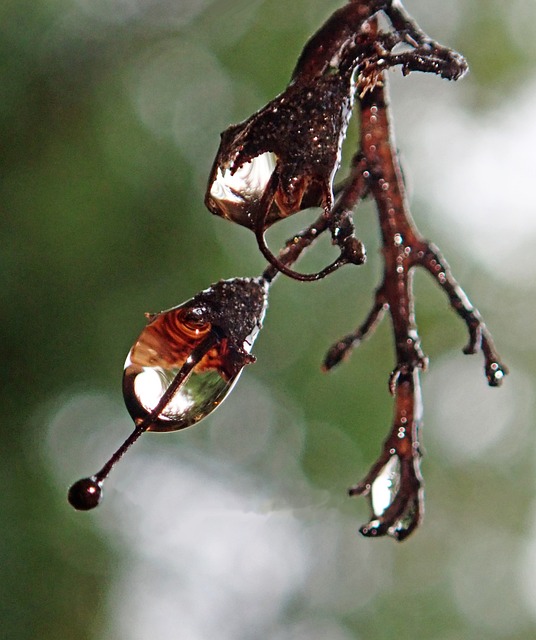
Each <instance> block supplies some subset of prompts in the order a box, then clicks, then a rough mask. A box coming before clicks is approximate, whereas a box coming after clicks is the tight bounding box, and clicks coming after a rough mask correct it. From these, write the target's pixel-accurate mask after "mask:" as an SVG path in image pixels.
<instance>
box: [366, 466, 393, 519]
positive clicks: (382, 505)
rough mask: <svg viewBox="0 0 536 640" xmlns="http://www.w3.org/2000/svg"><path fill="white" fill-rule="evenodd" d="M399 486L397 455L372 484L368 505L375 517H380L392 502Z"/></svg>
mask: <svg viewBox="0 0 536 640" xmlns="http://www.w3.org/2000/svg"><path fill="white" fill-rule="evenodd" d="M399 486H400V460H399V458H398V456H397V455H393V456H391V457H390V458H389V461H388V462H387V464H386V465H385V466H384V467H383V469H382V470H381V471H380V472H379V474H378V475H377V476H376V479H375V480H374V481H373V483H372V488H371V491H370V503H371V507H372V511H373V513H374V515H375V516H376V517H379V516H381V515H382V513H383V512H384V511H385V510H386V509H387V508H388V507H389V506H390V504H391V503H392V502H393V500H394V498H395V496H396V494H397V492H398V489H399ZM370 524H372V523H370Z"/></svg>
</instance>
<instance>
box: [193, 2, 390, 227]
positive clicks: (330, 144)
mask: <svg viewBox="0 0 536 640" xmlns="http://www.w3.org/2000/svg"><path fill="white" fill-rule="evenodd" d="M377 5H378V3H374V2H371V3H369V5H368V6H361V4H360V3H353V4H349V5H347V6H346V7H343V8H342V9H340V10H339V11H336V12H335V13H334V14H333V16H332V17H331V18H330V19H329V20H328V21H327V22H326V24H325V25H324V26H323V27H322V28H321V29H320V30H319V31H318V32H317V33H316V34H315V35H314V36H313V37H312V38H311V40H310V41H309V42H308V43H307V44H306V46H305V48H304V50H303V52H302V54H301V56H300V59H299V61H298V64H297V66H296V69H295V71H294V73H293V76H292V79H291V82H290V84H289V86H288V87H287V89H286V90H285V91H284V92H283V93H282V94H281V95H279V96H278V97H277V98H275V99H274V100H272V101H271V102H270V103H268V104H267V105H266V106H265V107H264V108H262V109H260V110H259V111H258V112H257V113H255V114H253V115H252V116H251V117H250V118H248V119H247V120H245V121H244V122H242V123H240V124H237V125H233V126H231V127H229V128H228V129H227V130H226V131H224V133H223V134H222V137H221V143H220V148H219V150H218V154H217V156H216V160H215V162H214V165H213V168H212V172H211V175H210V178H209V184H208V190H207V194H206V198H205V203H206V205H207V207H208V208H209V209H210V211H211V212H212V213H214V214H216V215H219V216H222V217H224V218H227V219H229V220H232V221H233V222H236V223H238V224H240V225H243V226H245V227H249V228H251V229H257V228H258V224H259V222H258V221H259V217H261V218H262V219H261V224H262V226H263V230H264V229H265V228H267V227H268V226H270V225H271V224H273V223H274V222H276V221H277V220H279V219H281V218H285V217H287V216H289V215H291V214H293V213H295V212H297V211H300V210H302V209H306V208H308V207H312V206H321V207H323V208H324V209H325V210H330V209H331V206H332V202H333V179H334V176H335V173H336V171H337V169H338V167H339V163H340V155H341V146H342V142H343V140H344V138H345V135H346V129H347V126H348V120H349V118H350V115H351V112H352V107H353V103H354V90H355V83H354V81H353V74H354V71H355V69H356V66H357V64H358V62H359V60H360V59H362V58H363V56H364V53H363V52H362V51H361V50H360V48H359V46H358V42H357V41H358V39H359V34H360V29H361V27H362V26H363V25H364V23H365V21H366V19H368V18H369V17H370V16H371V15H372V14H373V13H374V12H375V11H377V9H378V6H377ZM269 190H271V193H268V195H269V197H268V198H267V199H266V201H264V200H263V205H265V209H263V207H261V206H260V204H261V199H262V198H263V195H264V194H265V193H266V192H268V191H269Z"/></svg>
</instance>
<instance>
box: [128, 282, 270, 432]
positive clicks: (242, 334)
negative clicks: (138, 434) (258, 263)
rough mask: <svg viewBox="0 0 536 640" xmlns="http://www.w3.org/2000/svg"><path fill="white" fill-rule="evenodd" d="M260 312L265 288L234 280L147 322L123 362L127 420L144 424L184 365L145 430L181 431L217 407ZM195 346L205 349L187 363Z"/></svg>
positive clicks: (248, 346) (241, 362) (240, 364)
mask: <svg viewBox="0 0 536 640" xmlns="http://www.w3.org/2000/svg"><path fill="white" fill-rule="evenodd" d="M265 305H266V283H264V282H261V281H260V280H254V279H235V280H233V281H223V282H221V283H218V284H217V285H213V287H211V288H210V289H209V290H207V291H205V292H202V293H201V294H199V295H198V296H196V297H195V298H193V299H192V300H191V301H189V302H186V303H184V304H183V305H181V306H179V307H176V308H174V309H170V310H169V311H164V312H162V313H159V314H156V315H155V316H153V317H152V319H151V320H150V322H149V324H148V325H147V327H146V328H145V329H144V330H143V331H142V333H141V335H140V336H139V338H138V339H137V341H136V343H135V344H134V346H133V347H132V349H131V350H130V352H129V354H128V356H127V359H126V362H125V370H124V375H123V395H124V399H125V404H126V406H127V409H128V411H129V413H130V415H131V416H132V418H133V419H134V421H135V422H136V423H140V422H141V421H142V420H144V419H145V418H147V416H148V415H149V414H150V413H151V412H152V411H153V410H154V409H155V408H156V407H157V405H158V403H159V402H160V400H161V398H162V396H163V395H164V393H165V392H166V390H167V389H168V387H169V386H170V385H171V384H172V383H173V381H174V380H175V378H176V376H177V375H178V374H179V372H180V371H181V369H182V368H183V366H184V365H189V364H191V363H192V364H194V366H193V368H192V370H191V372H190V373H189V374H188V375H187V377H186V378H185V380H184V381H183V382H182V383H181V384H180V385H179V386H178V388H177V389H176V391H175V392H174V393H173V395H172V396H171V398H170V399H169V401H168V402H167V403H166V405H165V406H164V407H163V408H162V410H161V411H160V413H159V414H158V416H157V417H156V418H155V419H154V420H153V421H152V422H151V424H150V425H149V426H148V427H147V431H177V430H179V429H184V428H186V427H189V426H190V425H192V424H195V423H196V422H199V421H200V420H201V419H202V418H204V417H205V416H206V415H208V414H209V413H210V412H211V411H213V410H214V409H215V408H216V407H218V406H219V405H220V404H221V403H222V401H223V400H224V399H225V397H226V396H227V395H228V394H229V392H230V391H231V389H232V388H233V386H234V384H235V383H236V381H237V380H238V378H239V376H240V373H241V372H242V369H243V367H244V366H245V364H247V362H248V361H249V360H248V359H247V354H249V352H250V350H251V348H252V346H253V342H254V340H255V337H256V335H257V333H258V331H259V328H260V323H261V321H262V317H263V315H264V310H265ZM248 306H249V307H250V308H247V307H248ZM246 332H247V333H246ZM203 344H208V345H209V347H208V349H207V350H206V351H205V352H204V353H201V354H198V361H197V362H194V356H193V352H194V350H195V349H198V350H199V348H200V347H202V345H203Z"/></svg>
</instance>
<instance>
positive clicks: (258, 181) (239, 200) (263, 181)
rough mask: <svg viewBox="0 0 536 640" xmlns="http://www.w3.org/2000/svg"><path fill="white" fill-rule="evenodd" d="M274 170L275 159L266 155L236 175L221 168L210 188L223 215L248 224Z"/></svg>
mask: <svg viewBox="0 0 536 640" xmlns="http://www.w3.org/2000/svg"><path fill="white" fill-rule="evenodd" d="M274 169H275V156H274V155H273V154H272V153H269V152H266V153H262V154H261V155H259V156H257V157H256V158H253V160H252V161H251V162H246V163H244V164H243V165H242V166H240V167H238V169H237V170H236V171H234V172H233V170H232V169H231V168H224V169H223V171H222V168H221V167H219V168H218V170H217V172H216V177H215V180H214V182H213V183H212V185H211V186H210V197H211V198H212V200H213V201H214V206H215V207H217V208H218V209H219V210H220V212H221V215H223V216H224V217H226V218H229V219H230V220H236V219H240V220H242V222H241V224H246V226H247V222H246V221H247V219H248V217H249V215H251V213H252V212H253V209H254V208H255V205H256V204H258V202H259V201H260V199H261V198H262V195H263V193H264V190H265V189H266V185H267V184H268V181H269V180H270V176H271V175H272V173H273V171H274Z"/></svg>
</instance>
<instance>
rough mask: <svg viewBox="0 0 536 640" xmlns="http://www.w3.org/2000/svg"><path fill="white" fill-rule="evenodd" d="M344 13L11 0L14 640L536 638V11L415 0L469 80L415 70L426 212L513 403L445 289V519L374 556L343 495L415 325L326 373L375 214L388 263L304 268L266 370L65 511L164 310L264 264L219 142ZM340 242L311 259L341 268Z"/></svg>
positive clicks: (282, 300)
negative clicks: (214, 170)
mask: <svg viewBox="0 0 536 640" xmlns="http://www.w3.org/2000/svg"><path fill="white" fill-rule="evenodd" d="M337 6H338V4H337V3H336V2H332V1H331V0H330V1H322V2H311V1H310V0H293V2H288V1H287V0H219V1H215V0H173V1H172V0H31V2H30V1H28V0H3V2H2V3H1V4H0V32H1V37H0V136H1V149H2V153H1V164H2V167H1V172H0V210H1V215H0V225H1V228H0V242H1V249H0V261H1V274H2V275H1V278H2V285H1V287H0V296H1V298H2V303H1V306H0V308H1V314H2V333H3V338H2V342H1V344H2V362H3V366H2V370H1V376H2V381H1V393H2V404H1V406H2V422H1V426H2V449H1V453H0V456H1V459H2V462H1V470H0V474H1V478H2V490H1V491H0V628H1V629H2V631H1V632H0V635H1V636H2V638H5V639H6V640H30V639H31V640H35V639H39V640H48V639H54V640H57V639H58V638H61V639H62V640H111V639H113V640H116V639H117V640H148V639H149V638H156V639H157V640H209V639H210V640H212V639H214V638H218V639H219V640H258V639H262V640H306V639H307V640H325V639H326V640H360V639H361V640H369V639H370V640H382V639H384V638H385V639H392V638H395V637H396V638H402V639H405V638H408V639H409V638H425V639H430V640H454V639H459V638H464V639H467V640H471V639H477V638H478V639H479V640H480V639H482V638H490V639H494V638H509V639H513V640H525V639H527V640H528V639H532V638H534V629H535V627H536V497H535V496H536V442H535V437H534V417H533V416H534V402H535V398H534V392H535V385H536V371H535V355H536V354H535V344H534V340H533V335H532V330H530V325H531V324H532V321H530V318H531V317H532V318H533V317H534V315H535V313H536V299H535V296H534V293H535V287H536V285H535V277H534V276H535V274H536V261H535V259H534V246H535V242H536V215H535V214H536V203H535V200H534V196H533V189H534V179H535V175H534V159H533V156H534V148H535V145H536V118H535V114H536V40H535V39H534V24H536V3H534V2H533V0H512V1H511V2H508V3H505V2H502V1H500V0H471V1H470V2H462V1H461V0H452V1H450V2H448V3H443V2H440V0H433V1H430V0H407V3H406V6H407V8H408V9H409V10H410V12H411V13H412V14H413V15H414V17H415V18H416V19H417V20H418V21H419V23H420V24H421V26H422V27H423V28H424V29H425V30H426V31H427V32H428V33H429V34H430V35H431V36H432V37H434V38H437V39H438V40H440V41H441V42H444V43H446V44H449V45H452V46H453V47H455V48H456V49H458V50H459V51H461V52H463V53H464V54H465V55H466V57H467V59H468V61H469V64H470V67H471V73H470V75H469V76H467V77H466V78H465V79H463V80H462V81H461V82H459V83H448V82H446V81H442V80H440V79H438V78H435V77H425V76H422V75H420V76H419V75H417V74H414V75H412V76H410V77H408V78H401V77H400V72H399V71H396V72H392V74H391V78H392V86H391V94H392V103H393V109H394V116H395V122H396V130H397V136H398V146H399V147H400V150H401V154H402V162H403V164H404V167H405V175H406V180H407V182H408V185H409V190H410V195H411V202H412V209H413V214H414V217H415V218H416V221H417V223H418V225H419V227H420V228H421V230H422V231H423V233H424V234H425V235H426V236H428V237H430V238H431V239H432V240H433V241H434V242H436V243H437V244H438V245H439V246H440V247H441V249H442V251H443V252H444V254H445V255H446V257H447V259H448V260H449V262H450V264H451V266H452V268H453V272H454V274H455V276H456V278H457V279H458V280H459V281H460V282H461V284H462V286H463V287H464V288H465V290H466V292H467V293H468V295H469V296H470V297H471V299H472V301H473V302H474V303H475V304H476V305H477V306H478V307H479V309H480V311H481V312H482V314H483V315H484V317H485V319H486V321H487V324H488V326H489V327H490V329H491V330H492V332H493V334H494V337H495V341H496V343H497V345H498V348H499V351H500V352H501V353H502V355H503V357H504V360H505V362H506V363H507V364H508V365H509V367H510V370H511V375H510V376H509V377H508V378H507V379H506V380H505V384H504V386H503V387H502V388H501V389H490V388H489V387H487V385H486V382H485V378H484V375H483V361H482V358H481V357H480V356H473V357H465V356H463V355H462V352H461V348H462V347H463V345H464V344H465V342H466V332H465V327H464V326H463V325H462V323H461V322H460V321H459V319H458V318H457V317H455V316H454V314H453V313H452V312H451V311H450V310H449V308H448V305H447V302H446V300H445V298H444V296H443V294H442V292H441V291H439V290H438V289H437V288H436V287H435V285H434V284H433V283H432V282H431V281H430V280H429V279H428V278H427V276H426V274H424V273H419V274H418V275H417V279H416V291H417V296H418V304H417V314H418V315H417V319H418V323H419V328H420V332H421V337H422V340H423V346H424V348H425V350H426V352H427V353H428V355H429V356H430V359H431V365H430V369H429V371H428V372H427V373H426V374H425V375H424V376H423V378H424V388H423V393H424V402H425V428H424V433H423V444H424V447H425V450H426V457H425V459H424V461H423V473H424V476H425V481H426V494H427V496H426V497H427V513H426V518H425V522H424V525H423V527H422V528H421V529H420V530H419V531H418V532H417V533H416V534H415V535H414V536H413V537H411V538H410V539H409V540H408V541H407V542H404V543H403V544H402V545H398V544H397V543H396V542H394V541H392V540H389V539H382V540H367V539H365V538H362V537H361V536H360V535H359V533H358V527H359V525H360V524H363V523H364V522H365V521H366V520H367V518H368V515H369V512H368V505H367V504H366V501H365V500H363V499H361V500H360V499H350V498H347V497H346V489H347V487H348V486H350V485H351V484H354V483H355V482H357V481H358V480H359V479H360V478H361V477H362V476H363V475H364V474H365V472H366V470H367V469H368V467H369V465H370V464H371V463H372V462H373V461H374V460H375V459H376V456H377V455H378V453H379V451H380V446H381V443H382V441H383V439H384V438H385V436H386V435H387V433H388V430H389V425H390V420H391V411H392V402H391V398H390V396H389V394H388V392H387V378H388V374H389V372H390V370H391V368H392V366H393V352H392V342H391V335H390V327H389V324H388V322H386V321H384V323H383V325H382V326H381V327H380V328H379V330H378V331H377V333H376V335H375V336H374V337H373V339H371V340H370V341H369V342H367V343H366V344H364V345H362V347H361V348H360V349H359V350H358V351H357V352H355V353H354V354H353V357H352V358H351V359H350V360H349V361H348V362H346V363H344V364H343V365H342V366H341V367H340V368H339V369H337V370H336V371H334V372H332V374H330V375H324V374H322V373H321V372H320V363H321V361H322V358H323V355H324V353H325V351H326V350H327V348H328V347H329V346H330V345H331V343H332V342H333V341H335V340H336V339H337V338H339V337H340V336H342V335H343V334H345V333H347V332H349V331H350V330H352V329H353V328H354V327H355V326H356V325H357V324H358V323H359V322H360V321H361V320H362V319H363V318H364V317H365V315H366V313H367V311H368V309H369V305H370V302H371V300H372V291H373V289H374V287H375V286H376V285H377V283H378V281H379V278H380V273H381V272H380V269H381V265H380V261H379V256H378V240H377V223H376V219H375V214H374V211H373V209H372V208H371V207H370V206H369V205H366V206H363V207H361V209H360V212H359V214H358V216H357V218H356V222H357V224H358V230H359V234H360V236H361V237H362V238H363V239H364V241H365V243H366V246H367V249H368V257H369V259H368V262H367V264H366V265H365V266H363V267H359V268H353V267H347V268H346V269H344V270H342V271H341V272H337V273H336V274H335V275H333V276H331V277H330V278H328V279H326V280H325V281H322V282H320V283H317V284H300V283H296V282H291V281H286V280H283V279H281V280H280V281H278V282H277V284H276V285H275V286H274V287H273V290H272V292H271V297H270V308H269V311H268V314H267V317H266V320H265V325H264V329H263V331H262V333H261V334H260V336H259V338H258V339H257V343H256V345H255V348H254V352H255V354H256V355H257V358H258V360H257V363H256V364H255V365H254V366H251V367H248V368H247V369H246V371H245V372H244V374H243V376H242V378H241V380H240V382H239V384H238V385H237V387H236V388H235V390H234V391H233V393H232V395H231V396H230V397H229V399H228V400H227V401H226V403H225V404H224V406H223V407H222V408H221V409H220V410H219V411H217V412H216V413H215V414H214V415H212V416H211V417H209V418H208V419H207V420H206V421H205V422H203V423H202V424H201V425H199V426H198V427H196V428H194V429H190V430H186V431H184V432H181V433H176V434H149V435H147V436H145V437H144V438H142V440H141V441H140V442H138V444H137V445H136V447H135V448H134V449H133V450H132V451H131V452H130V453H129V454H128V455H127V456H126V457H125V459H124V460H123V461H122V462H121V464H120V465H119V466H118V467H117V469H115V470H114V472H113V474H112V476H111V477H110V480H109V481H108V483H107V485H106V496H105V500H104V502H103V504H102V505H101V506H100V508H99V509H98V510H97V511H95V512H90V513H76V512H75V511H73V510H72V509H71V508H70V507H69V506H68V504H67V502H66V498H65V495H66V490H67V487H68V486H69V485H70V484H71V483H72V482H73V481H74V480H76V479H77V478H79V477H81V476H84V475H88V474H91V473H93V472H95V471H96V470H97V469H98V468H100V466H101V465H102V463H103V462H104V461H105V459H107V457H108V456H109V454H111V452H112V451H113V450H114V449H115V448H116V447H117V446H118V444H119V443H120V442H121V441H122V440H123V439H124V438H125V437H126V435H127V434H128V433H129V432H130V430H131V427H132V424H131V422H130V420H129V417H128V414H127V412H126V410H125V409H124V406H123V401H122V395H121V376H122V369H123V362H124V358H125V355H126V353H127V352H128V350H129V349H130V347H131V345H132V343H133V342H134V340H135V339H136V337H137V336H138V334H139V332H140V331H141V329H142V327H143V326H144V324H145V319H144V316H143V313H144V312H145V311H158V310H160V309H165V308H168V307H170V306H173V305H176V304H178V303H180V302H182V301H183V300H185V299H187V298H190V297H191V296H192V295H194V294H195V293H196V292H197V291H199V290H201V289H203V288H206V287H207V286H208V285H209V284H210V283H211V282H215V281H217V280H218V279H220V278H229V277H233V276H246V275H256V274H258V273H260V271H261V270H262V268H263V261H262V259H261V258H260V257H259V255H258V253H257V250H256V248H255V243H254V241H253V236H252V234H251V233H250V232H248V231H247V230H244V229H241V228H235V227H234V226H233V225H231V224H230V223H227V222H225V221H223V220H221V219H218V218H215V217H214V216H211V215H210V214H209V213H208V212H207V211H206V210H205V209H204V206H203V195H204V190H205V185H206V180H207V177H208V172H209V170H210V166H211V162H212V159H213V157H214V155H215V152H216V149H217V146H218V142H219V133H220V131H222V130H223V129H224V128H225V127H226V126H228V125H229V124H230V123H233V122H238V121H240V120H242V119H244V118H246V117H247V116H249V115H250V114H251V113H252V112H253V111H255V110H256V109H258V108H259V107H261V106H262V105H263V104H265V103H266V102H267V101H268V100H270V99H271V98H272V97H274V96H275V95H276V94H277V93H278V92H279V91H281V90H282V89H283V87H284V86H285V85H286V83H287V81H288V78H289V76H290V73H291V71H292V68H293V66H294V62H295V59H296V57H297V56H298V54H299V51H300V49H301V47H302V46H303V43H304V42H305V40H306V39H307V38H308V37H309V35H310V34H311V33H312V32H313V31H314V30H316V29H317V28H318V27H319V26H320V24H321V23H322V21H323V20H324V19H325V18H326V17H327V16H328V15H329V14H330V12H331V11H332V10H333V9H334V8H336V7H337ZM355 126H356V125H355V123H352V124H351V126H350V132H349V139H348V144H347V145H346V150H345V156H346V157H348V155H349V154H351V152H352V144H355V140H356V131H355ZM307 215H308V214H303V215H302V214H300V216H296V217H295V218H294V219H293V220H292V221H291V222H290V224H288V225H287V226H285V224H284V225H282V226H283V227H284V228H283V229H280V228H278V229H277V230H274V231H273V232H271V233H270V243H271V246H272V247H274V248H275V247H276V246H277V243H278V242H280V241H281V240H282V239H283V238H284V237H286V236H287V235H289V234H290V233H292V232H293V231H294V230H296V229H297V228H300V227H301V226H303V225H305V224H306V222H307V219H308V218H307ZM328 245H329V243H327V242H326V243H325V244H322V243H319V246H318V247H317V248H316V249H314V250H313V251H312V252H311V254H310V255H308V256H306V258H305V259H304V260H303V261H302V263H300V268H301V269H303V270H312V269H314V268H319V267H321V266H323V265H324V264H326V263H327V262H328V259H329V255H328V254H330V247H329V246H328Z"/></svg>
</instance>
